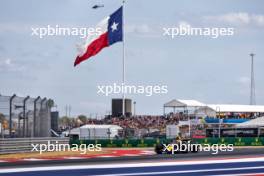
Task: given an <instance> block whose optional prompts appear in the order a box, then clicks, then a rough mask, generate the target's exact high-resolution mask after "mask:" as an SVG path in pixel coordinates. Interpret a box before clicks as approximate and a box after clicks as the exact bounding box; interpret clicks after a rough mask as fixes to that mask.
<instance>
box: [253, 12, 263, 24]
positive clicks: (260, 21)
mask: <svg viewBox="0 0 264 176" xmlns="http://www.w3.org/2000/svg"><path fill="white" fill-rule="evenodd" d="M252 20H253V21H254V22H255V23H256V24H257V25H259V26H264V15H252Z"/></svg>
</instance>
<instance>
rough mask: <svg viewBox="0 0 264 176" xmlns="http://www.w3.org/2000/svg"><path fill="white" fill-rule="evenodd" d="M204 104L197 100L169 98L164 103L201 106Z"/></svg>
mask: <svg viewBox="0 0 264 176" xmlns="http://www.w3.org/2000/svg"><path fill="white" fill-rule="evenodd" d="M203 106H205V104H203V103H201V102H199V101H197V100H176V99H174V100H171V101H169V102H168V103H165V104H164V107H203Z"/></svg>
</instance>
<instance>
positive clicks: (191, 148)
mask: <svg viewBox="0 0 264 176" xmlns="http://www.w3.org/2000/svg"><path fill="white" fill-rule="evenodd" d="M199 147H200V146H199V145H198V144H196V143H194V142H193V141H192V140H191V139H188V138H187V139H179V138H178V139H177V138H176V140H172V141H171V142H170V143H160V144H157V145H156V146H155V149H154V150H155V152H156V153H157V154H177V153H189V152H192V153H197V152H198V151H199Z"/></svg>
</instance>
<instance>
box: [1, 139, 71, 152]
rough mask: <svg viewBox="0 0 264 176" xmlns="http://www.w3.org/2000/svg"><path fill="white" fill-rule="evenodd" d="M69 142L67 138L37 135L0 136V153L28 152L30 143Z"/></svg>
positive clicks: (30, 148) (30, 146)
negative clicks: (25, 136) (29, 136)
mask: <svg viewBox="0 0 264 176" xmlns="http://www.w3.org/2000/svg"><path fill="white" fill-rule="evenodd" d="M48 142H49V143H51V144H52V143H54V144H55V143H57V144H69V138H57V137H56V138H54V137H39V138H4V139H3V138H2V139H0V154H9V153H21V152H30V151H31V150H32V149H33V147H32V144H34V145H36V144H48Z"/></svg>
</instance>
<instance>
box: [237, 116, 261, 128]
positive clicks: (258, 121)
mask: <svg viewBox="0 0 264 176" xmlns="http://www.w3.org/2000/svg"><path fill="white" fill-rule="evenodd" d="M236 126H237V127H261V126H263V127H264V116H263V117H259V118H256V119H252V120H249V121H247V122H244V123H240V124H237V125H236Z"/></svg>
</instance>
